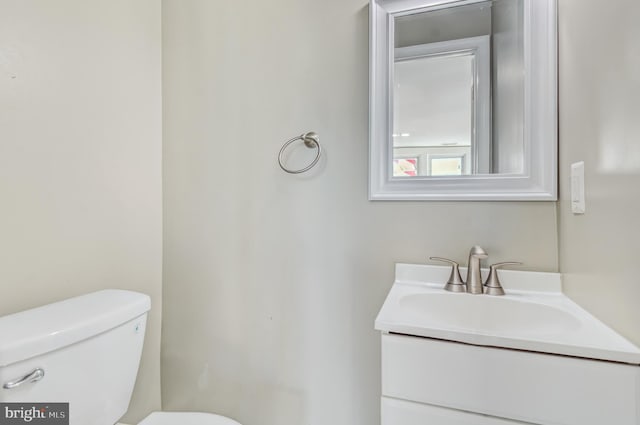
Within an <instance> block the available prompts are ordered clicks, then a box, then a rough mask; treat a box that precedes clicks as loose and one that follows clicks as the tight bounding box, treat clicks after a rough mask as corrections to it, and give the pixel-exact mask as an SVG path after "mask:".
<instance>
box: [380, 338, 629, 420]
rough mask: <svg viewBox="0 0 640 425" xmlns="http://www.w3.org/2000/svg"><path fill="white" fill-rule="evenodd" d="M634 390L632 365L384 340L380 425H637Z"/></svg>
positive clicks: (427, 340) (424, 340)
mask: <svg viewBox="0 0 640 425" xmlns="http://www.w3.org/2000/svg"><path fill="white" fill-rule="evenodd" d="M639 386H640V367H638V366H635V365H629V364H623V363H614V362H605V361H598V360H588V359H579V358H574V357H567V356H556V355H552V354H541V353H533V352H527V351H519V350H509V349H501V348H495V347H479V346H475V345H470V344H462V343H458V342H450V341H441V340H436V339H430V338H422V337H413V336H405V335H394V334H383V335H382V425H423V424H428V423H433V424H438V425H445V424H446V425H449V424H450V425H481V424H486V425H494V424H495V425H498V424H501V425H506V424H527V423H532V424H544V425H546V424H549V425H552V424H553V425H605V424H611V425H614V424H615V425H638V424H640V417H639V416H638V415H639V413H638V409H639V408H640V407H639V404H638V400H639V399H640V398H639V397H640V396H639V393H638V391H639V388H638V387H639ZM470 412H473V413H470ZM429 421H431V422H429Z"/></svg>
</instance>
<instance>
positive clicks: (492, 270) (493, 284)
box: [484, 261, 522, 295]
mask: <svg viewBox="0 0 640 425" xmlns="http://www.w3.org/2000/svg"><path fill="white" fill-rule="evenodd" d="M520 264H522V263H520V262H519V261H505V262H504V263H496V264H492V265H491V266H490V267H489V276H488V277H487V281H486V282H485V283H484V293H485V294H487V295H504V289H502V285H501V284H500V279H499V278H498V272H497V271H496V270H497V269H499V268H500V267H504V266H517V265H520Z"/></svg>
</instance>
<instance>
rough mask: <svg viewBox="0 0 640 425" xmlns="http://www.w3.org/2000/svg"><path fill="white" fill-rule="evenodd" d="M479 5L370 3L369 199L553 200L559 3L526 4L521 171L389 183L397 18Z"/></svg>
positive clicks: (408, 0) (461, 1)
mask: <svg viewBox="0 0 640 425" xmlns="http://www.w3.org/2000/svg"><path fill="white" fill-rule="evenodd" d="M483 1H485V0H371V1H370V11H369V13H370V27H369V28H370V30H369V31H370V32H369V45H370V58H369V59H370V64H369V72H370V75H369V199H370V200H408V201H420V200H434V201H435V200H460V201H482V200H486V201H507V200H508V201H555V200H557V196H558V83H557V69H558V66H557V45H558V42H557V0H524V66H525V82H524V101H525V105H524V141H523V142H524V154H525V158H524V172H523V173H522V174H483V175H469V176H455V177H393V161H392V158H393V143H392V131H393V128H392V127H393V115H392V114H393V105H392V104H391V99H392V89H393V86H392V84H393V81H392V75H393V65H394V49H393V45H394V43H393V41H394V40H393V30H394V19H395V18H397V17H400V16H405V15H411V14H415V13H421V12H426V11H429V10H437V9H442V8H447V7H452V6H461V5H466V4H472V3H481V2H483Z"/></svg>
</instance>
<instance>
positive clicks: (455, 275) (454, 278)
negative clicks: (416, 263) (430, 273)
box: [429, 257, 467, 292]
mask: <svg viewBox="0 0 640 425" xmlns="http://www.w3.org/2000/svg"><path fill="white" fill-rule="evenodd" d="M429 259H430V260H434V261H442V262H444V263H449V264H451V274H450V275H449V280H448V281H447V284H446V285H444V289H445V290H446V291H450V292H467V285H465V284H464V281H463V280H462V277H461V276H460V269H459V268H458V267H459V265H458V263H456V262H455V261H453V260H449V259H448V258H442V257H429Z"/></svg>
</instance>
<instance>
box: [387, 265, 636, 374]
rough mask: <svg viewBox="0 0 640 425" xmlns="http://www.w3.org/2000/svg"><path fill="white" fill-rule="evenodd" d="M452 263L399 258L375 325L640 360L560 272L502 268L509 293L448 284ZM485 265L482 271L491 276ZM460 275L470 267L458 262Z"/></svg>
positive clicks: (433, 335) (592, 356)
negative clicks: (462, 290)
mask: <svg viewBox="0 0 640 425" xmlns="http://www.w3.org/2000/svg"><path fill="white" fill-rule="evenodd" d="M450 270H451V268H450V267H446V266H445V267H441V266H428V265H410V264H397V265H396V281H395V283H394V284H393V287H392V288H391V291H390V292H389V294H388V296H387V299H386V300H385V302H384V305H383V306H382V309H381V310H380V313H379V314H378V317H377V318H376V321H375V328H376V329H377V330H380V331H383V332H389V333H399V334H406V335H415V336H421V337H429V338H437V339H444V340H449V341H457V342H463V343H468V344H474V345H484V346H493V347H504V348H512V349H519V350H527V351H535V352H542V353H551V354H560V355H568V356H575V357H584V358H590V359H598V360H608V361H615V362H623V363H631V364H640V349H638V347H636V346H635V345H633V344H632V343H630V342H629V341H628V340H626V339H625V338H623V337H622V336H620V335H619V334H617V333H616V332H615V331H613V330H612V329H610V328H609V327H607V326H606V325H605V324H603V323H602V322H600V321H599V320H598V319H596V318H595V317H594V316H592V315H591V314H590V313H588V312H587V311H586V310H584V309H583V308H581V307H580V306H578V305H577V304H576V303H575V302H573V301H572V300H570V299H569V298H568V297H567V296H565V295H564V294H563V293H562V291H561V289H562V285H561V276H560V275H559V274H557V273H539V272H522V271H510V270H500V271H499V275H500V279H501V281H502V286H503V287H504V289H505V291H506V293H507V295H504V296H502V297H494V296H489V295H470V294H458V293H451V292H447V291H445V290H444V289H443V287H444V284H445V282H446V281H447V279H448V277H449V273H450ZM486 272H487V271H486V270H483V277H486ZM461 274H462V276H465V269H463V268H461Z"/></svg>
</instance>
